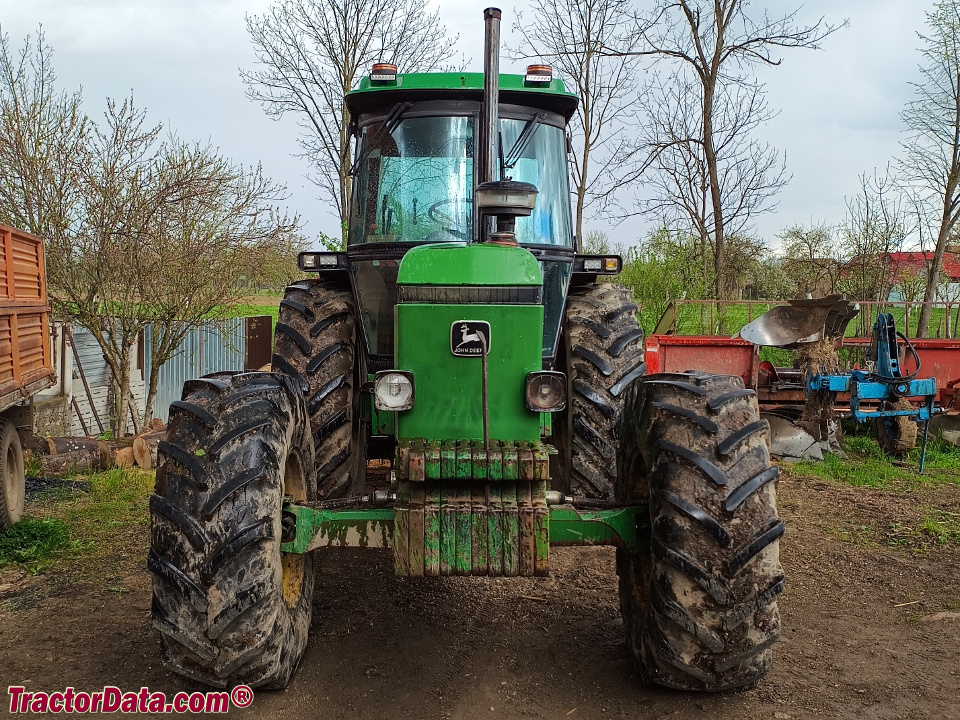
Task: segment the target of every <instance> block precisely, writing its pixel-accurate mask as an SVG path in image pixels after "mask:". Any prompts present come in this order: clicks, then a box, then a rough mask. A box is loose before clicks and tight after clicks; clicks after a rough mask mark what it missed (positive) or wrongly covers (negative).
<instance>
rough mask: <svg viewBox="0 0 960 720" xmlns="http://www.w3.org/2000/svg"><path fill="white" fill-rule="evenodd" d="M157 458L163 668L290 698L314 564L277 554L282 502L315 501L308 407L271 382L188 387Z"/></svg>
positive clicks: (154, 552) (232, 380) (246, 376)
mask: <svg viewBox="0 0 960 720" xmlns="http://www.w3.org/2000/svg"><path fill="white" fill-rule="evenodd" d="M158 459H159V467H158V470H157V482H156V488H155V491H154V495H153V496H152V497H151V498H150V525H151V535H150V554H149V556H148V559H147V566H148V568H149V569H150V570H151V571H152V573H153V605H152V610H151V614H152V618H153V626H154V628H155V629H156V631H157V633H158V635H159V638H160V646H161V649H162V652H163V660H164V664H165V665H166V666H167V667H169V668H171V669H172V670H174V671H175V672H178V673H180V674H181V675H184V676H186V677H189V678H192V679H194V680H196V681H199V682H202V683H205V684H207V685H212V686H214V687H228V686H234V685H237V684H245V685H249V686H250V687H258V686H261V687H267V688H282V687H285V686H286V685H287V683H288V681H289V679H290V676H291V674H292V673H293V671H294V670H295V669H296V667H297V664H298V663H299V661H300V657H301V655H302V654H303V651H304V648H305V647H306V643H307V634H308V631H309V628H310V617H311V605H312V601H313V583H314V567H313V555H312V554H311V553H307V554H305V555H293V554H288V555H284V554H281V552H280V542H281V508H282V504H283V496H284V495H290V496H292V497H293V498H294V500H295V501H306V500H313V499H314V498H315V497H316V479H315V476H314V474H313V443H312V441H311V438H310V433H309V425H308V423H307V418H306V412H305V408H304V403H303V399H302V398H301V396H300V395H299V393H298V392H296V391H295V390H294V389H293V388H291V387H290V386H289V382H288V381H287V380H286V379H285V378H282V377H279V376H277V375H274V374H270V373H243V374H238V375H234V376H232V377H231V376H226V377H224V375H223V374H221V375H220V376H218V377H210V378H205V379H200V380H192V381H189V382H187V383H186V384H185V385H184V389H183V399H182V400H181V401H178V402H175V403H173V404H172V405H171V416H170V423H169V429H168V431H167V438H166V440H165V441H163V442H161V443H160V445H159V447H158Z"/></svg>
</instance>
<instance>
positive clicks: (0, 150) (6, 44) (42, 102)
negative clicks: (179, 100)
mask: <svg viewBox="0 0 960 720" xmlns="http://www.w3.org/2000/svg"><path fill="white" fill-rule="evenodd" d="M52 54H53V53H52V51H51V49H50V48H49V47H48V46H47V44H46V42H45V41H44V35H43V32H42V31H39V32H38V33H37V41H36V45H34V44H33V43H32V41H31V38H30V37H29V36H28V37H27V38H26V40H25V41H24V44H23V48H22V49H21V50H20V51H19V53H18V54H17V55H14V54H13V53H11V50H10V41H9V38H8V37H7V36H6V35H2V36H0V220H2V221H3V222H4V223H6V224H8V225H13V226H15V227H18V228H22V229H24V230H27V231H29V232H31V233H33V234H34V235H37V236H38V237H49V236H51V235H57V234H61V235H62V234H65V233H66V232H67V231H68V230H69V228H71V227H73V226H74V225H75V224H76V222H77V220H78V217H79V209H80V197H79V194H78V192H77V189H78V183H77V176H78V172H79V165H78V162H77V161H78V159H79V158H80V156H81V154H82V149H83V147H84V145H85V143H86V140H87V136H88V130H89V123H88V121H87V117H86V115H84V113H83V111H82V110H81V103H82V98H81V96H80V93H79V92H76V93H73V94H68V93H66V92H61V91H58V90H57V88H56V75H55V73H54V71H53V65H52Z"/></svg>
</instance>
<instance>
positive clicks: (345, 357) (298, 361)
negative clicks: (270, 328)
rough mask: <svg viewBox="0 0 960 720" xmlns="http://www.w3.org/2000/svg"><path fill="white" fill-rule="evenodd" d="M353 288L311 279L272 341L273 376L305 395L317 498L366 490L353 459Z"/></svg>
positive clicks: (286, 303) (294, 295)
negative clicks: (284, 379)
mask: <svg viewBox="0 0 960 720" xmlns="http://www.w3.org/2000/svg"><path fill="white" fill-rule="evenodd" d="M355 310H356V308H355V304H354V301H353V295H352V294H351V292H350V289H349V287H346V286H344V285H342V284H339V283H332V282H330V281H326V280H318V279H308V280H301V281H300V282H298V283H295V284H293V285H290V286H289V287H287V289H286V292H285V293H284V297H283V300H282V301H281V302H280V316H279V319H278V321H277V327H276V329H275V331H274V338H273V370H274V372H280V373H283V374H285V375H287V376H288V377H290V378H291V380H293V381H294V382H295V383H296V384H297V386H299V387H300V388H301V389H302V391H303V392H304V396H305V397H306V402H307V412H308V414H309V416H310V431H311V433H312V434H313V445H314V450H315V453H316V471H317V493H318V495H319V497H321V498H326V499H329V498H336V497H343V496H345V495H348V494H350V493H351V492H355V493H357V492H360V491H361V490H362V483H363V477H362V476H361V477H358V472H359V470H358V464H357V463H356V461H355V460H356V459H355V458H353V457H352V456H353V455H354V453H353V448H354V446H355V445H357V440H358V437H357V436H358V434H359V429H358V427H357V423H356V422H355V420H356V418H355V410H356V408H355V401H356V399H355V398H354V388H355V387H356V379H357V377H356V375H357V371H356V367H355V363H356V362H357V357H356V355H357V353H356V319H355V318H356V312H355Z"/></svg>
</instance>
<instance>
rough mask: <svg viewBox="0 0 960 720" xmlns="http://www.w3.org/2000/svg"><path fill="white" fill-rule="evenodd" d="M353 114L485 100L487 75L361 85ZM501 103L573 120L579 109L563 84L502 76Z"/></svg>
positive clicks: (351, 97)
mask: <svg viewBox="0 0 960 720" xmlns="http://www.w3.org/2000/svg"><path fill="white" fill-rule="evenodd" d="M345 100H346V103H347V107H348V108H349V109H350V112H351V113H354V114H357V113H364V112H369V111H370V110H374V109H376V108H380V107H386V106H390V105H393V104H395V103H397V102H416V101H420V100H473V101H476V102H480V101H482V100H483V73H475V72H474V73H405V74H398V75H397V79H396V80H390V81H386V82H383V81H378V82H371V81H370V78H369V77H364V78H363V79H362V80H361V81H360V87H358V88H357V89H356V90H352V91H351V92H349V93H347V95H346V97H345ZM500 102H501V103H505V104H509V105H526V106H529V107H535V108H539V109H541V110H549V111H551V112H555V113H557V114H559V115H562V116H563V117H564V119H566V120H569V119H570V118H571V117H572V116H573V113H574V112H575V111H576V109H577V102H578V99H577V96H576V95H574V94H573V93H569V92H567V90H566V88H564V86H563V80H561V79H559V78H554V79H553V80H552V81H550V82H549V83H526V82H524V76H523V75H500Z"/></svg>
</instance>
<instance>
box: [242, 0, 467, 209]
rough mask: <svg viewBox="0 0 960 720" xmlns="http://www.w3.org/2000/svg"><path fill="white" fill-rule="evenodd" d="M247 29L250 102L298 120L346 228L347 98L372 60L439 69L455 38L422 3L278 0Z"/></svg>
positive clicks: (405, 68)
mask: <svg viewBox="0 0 960 720" xmlns="http://www.w3.org/2000/svg"><path fill="white" fill-rule="evenodd" d="M247 31H248V32H249V34H250V39H251V41H252V42H253V46H254V49H255V51H256V54H257V62H258V64H259V66H260V68H259V69H257V70H251V71H243V70H242V71H241V73H240V74H241V77H242V78H243V81H244V82H245V83H246V85H247V97H249V98H250V99H251V100H255V101H257V102H259V103H260V104H261V105H262V107H263V109H264V111H265V112H266V113H267V115H269V116H270V117H273V118H279V117H281V116H283V115H285V114H287V113H293V114H294V115H296V116H297V118H298V122H299V124H300V128H301V134H300V137H299V144H300V147H301V149H302V150H303V153H302V155H303V157H305V158H306V159H307V160H308V161H309V162H310V163H311V165H312V166H313V170H314V173H315V174H314V176H313V177H312V178H311V179H312V180H313V182H315V183H316V184H317V185H318V186H319V187H320V189H321V192H322V193H323V195H325V196H326V197H328V198H329V199H330V200H331V201H332V202H333V203H334V205H335V207H336V208H337V212H338V213H339V215H340V221H341V224H343V223H344V222H345V221H346V218H347V205H348V203H349V200H350V167H351V136H350V132H349V127H348V124H349V113H348V111H347V109H346V106H345V105H344V102H343V96H344V94H345V93H347V92H349V91H350V90H353V89H354V88H355V87H356V86H357V84H358V82H359V79H360V77H361V76H362V74H363V73H364V72H365V71H367V70H369V68H370V66H371V65H372V64H373V63H374V62H392V63H395V64H396V65H397V66H398V67H399V68H400V71H401V72H422V71H427V70H434V69H436V68H438V67H439V66H441V65H442V64H444V63H445V62H447V61H449V60H450V58H452V57H453V54H454V47H453V46H454V44H455V43H456V41H457V38H456V37H453V38H451V37H449V36H448V35H447V31H446V28H445V27H444V26H443V25H441V24H440V18H439V13H438V12H437V11H435V12H433V13H426V12H424V3H423V2H418V1H417V0H400V1H399V2H392V1H391V0H278V2H276V3H275V4H274V5H272V6H271V7H270V9H269V10H268V11H267V12H266V13H265V14H264V15H262V16H257V15H253V16H248V17H247Z"/></svg>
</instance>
